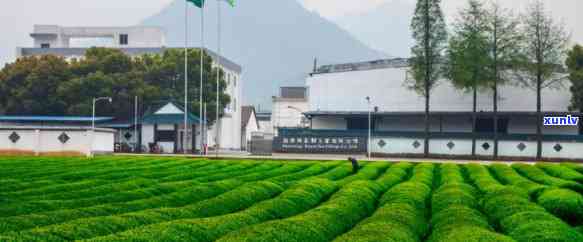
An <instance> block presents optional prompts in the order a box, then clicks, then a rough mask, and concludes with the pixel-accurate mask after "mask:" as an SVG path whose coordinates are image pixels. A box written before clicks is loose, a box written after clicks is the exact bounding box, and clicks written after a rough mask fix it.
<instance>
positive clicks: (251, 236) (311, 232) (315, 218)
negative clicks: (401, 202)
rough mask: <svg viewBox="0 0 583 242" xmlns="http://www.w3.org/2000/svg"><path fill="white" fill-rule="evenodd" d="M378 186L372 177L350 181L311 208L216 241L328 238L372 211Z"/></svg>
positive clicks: (233, 233) (311, 239)
mask: <svg viewBox="0 0 583 242" xmlns="http://www.w3.org/2000/svg"><path fill="white" fill-rule="evenodd" d="M381 189H382V188H381V187H380V186H379V185H378V184H376V183H375V182H372V181H356V182H352V183H350V184H348V185H346V186H345V187H343V188H342V189H341V190H340V191H338V192H337V193H336V194H334V195H333V196H332V197H331V198H330V200H328V201H327V202H325V203H324V204H322V205H320V206H318V207H317V208H315V209H312V210H310V211H308V212H305V213H303V214H300V215H298V216H294V217H290V218H286V219H282V220H274V221H270V222H266V223H262V224H258V225H254V226H250V227H246V228H243V229H241V230H238V231H234V232H231V233H229V234H227V235H226V236H224V237H222V238H220V239H219V240H217V241H241V240H256V241H314V242H317V241H330V240H332V239H333V238H334V237H336V236H338V235H339V234H342V233H344V232H345V231H346V230H348V229H349V228H351V227H352V226H354V224H356V223H357V222H358V221H359V220H360V219H362V218H363V217H366V216H368V215H369V214H370V213H371V212H372V210H373V209H374V205H375V201H376V198H377V196H378V195H379V193H380V192H381Z"/></svg>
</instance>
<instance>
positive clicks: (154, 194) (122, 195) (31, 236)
mask: <svg viewBox="0 0 583 242" xmlns="http://www.w3.org/2000/svg"><path fill="white" fill-rule="evenodd" d="M582 194H583V168H582V167H581V166H578V165H574V164H560V165H558V164H537V165H527V164H514V165H512V166H508V165H504V164H496V165H490V166H485V165H478V164H467V165H456V164H432V163H420V164H414V163H405V162H403V163H380V162H377V163H363V164H362V167H361V169H360V170H359V171H358V172H356V173H353V171H352V167H351V166H350V164H349V163H347V162H344V161H342V162H340V161H338V162H298V161H293V162H292V161H290V162H280V161H243V160H240V161H238V160H194V159H187V158H170V157H165V158H157V157H97V158H95V159H92V160H89V159H83V158H25V157H20V158H8V157H5V158H0V241H222V242H228V241H301V242H311V241H314V242H317V241H335V242H358V241H371V242H373V241H374V242H377V241H395V242H408V241H411V242H414V241H430V242H442V241H443V242H445V241H447V242H450V241H453V242H456V241H464V242H465V241H469V242H471V241H483V242H486V241H488V242H496V241H504V242H506V241H508V242H510V241H524V242H526V241H529V242H530V241H565V242H578V241H583V227H582V225H583V195H582Z"/></svg>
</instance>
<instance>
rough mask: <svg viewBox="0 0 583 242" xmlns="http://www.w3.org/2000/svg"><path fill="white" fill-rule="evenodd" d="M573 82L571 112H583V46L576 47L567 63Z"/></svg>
mask: <svg viewBox="0 0 583 242" xmlns="http://www.w3.org/2000/svg"><path fill="white" fill-rule="evenodd" d="M566 64H567V67H568V68H569V80H571V93H572V94H573V97H572V99H571V107H570V109H571V110H576V111H579V112H581V111H583V46H581V45H575V46H574V47H573V49H571V50H570V51H569V54H568V58H567V61H566Z"/></svg>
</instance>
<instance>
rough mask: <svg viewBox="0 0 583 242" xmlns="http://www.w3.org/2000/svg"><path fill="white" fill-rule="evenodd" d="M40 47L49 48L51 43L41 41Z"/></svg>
mask: <svg viewBox="0 0 583 242" xmlns="http://www.w3.org/2000/svg"><path fill="white" fill-rule="evenodd" d="M40 48H41V49H49V48H51V44H49V43H42V44H40Z"/></svg>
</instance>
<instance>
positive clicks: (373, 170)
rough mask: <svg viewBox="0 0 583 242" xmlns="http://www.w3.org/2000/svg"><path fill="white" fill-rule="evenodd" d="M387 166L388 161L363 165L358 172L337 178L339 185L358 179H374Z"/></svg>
mask: <svg viewBox="0 0 583 242" xmlns="http://www.w3.org/2000/svg"><path fill="white" fill-rule="evenodd" d="M388 167H389V164H388V163H371V164H367V165H364V166H363V167H362V168H360V170H358V173H356V174H354V175H351V176H348V177H345V178H343V179H340V180H338V181H337V182H338V183H339V185H340V186H343V185H345V184H348V183H351V182H353V181H360V180H374V179H375V178H377V177H378V176H379V175H380V174H381V173H383V172H384V171H385V170H386V169H387V168H388Z"/></svg>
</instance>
